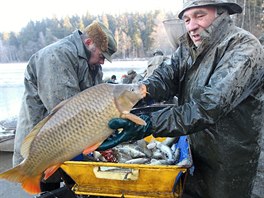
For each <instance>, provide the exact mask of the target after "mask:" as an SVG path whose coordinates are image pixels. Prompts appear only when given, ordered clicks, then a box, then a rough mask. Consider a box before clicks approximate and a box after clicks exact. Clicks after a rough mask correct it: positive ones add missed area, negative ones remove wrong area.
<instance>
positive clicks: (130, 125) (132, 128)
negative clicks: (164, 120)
mask: <svg viewBox="0 0 264 198" xmlns="http://www.w3.org/2000/svg"><path fill="white" fill-rule="evenodd" d="M139 117H140V118H142V119H143V120H145V122H146V125H144V126H143V125H138V124H135V123H134V122H132V121H130V120H127V119H122V118H114V119H112V120H110V121H109V123H108V125H109V127H110V128H111V129H114V130H116V131H117V129H120V128H122V129H123V130H122V132H120V133H117V132H115V134H114V135H113V137H111V138H108V139H106V140H105V141H104V142H103V143H102V144H101V145H100V146H99V148H97V150H98V151H104V150H107V149H110V148H112V147H114V146H116V145H118V144H120V143H123V142H128V141H136V140H140V139H143V138H145V137H147V136H149V135H151V134H152V130H151V127H152V124H151V121H150V117H149V116H147V115H140V116H139Z"/></svg>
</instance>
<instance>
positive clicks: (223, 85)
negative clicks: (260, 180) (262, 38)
mask: <svg viewBox="0 0 264 198" xmlns="http://www.w3.org/2000/svg"><path fill="white" fill-rule="evenodd" d="M202 36H203V38H204V40H203V42H202V44H201V45H200V46H199V47H198V48H197V49H195V47H193V45H192V42H191V41H190V39H189V37H188V35H184V36H183V37H182V38H181V42H180V46H179V48H178V49H177V50H176V52H175V53H174V54H173V55H172V57H171V60H170V61H167V62H164V63H163V64H162V65H161V66H160V67H159V68H158V69H156V70H155V71H154V73H153V75H152V76H150V77H149V78H148V79H147V80H145V81H143V83H144V84H145V85H146V86H147V90H148V92H149V93H150V95H151V96H152V97H153V98H154V99H156V100H160V101H162V100H166V99H168V98H170V97H171V96H177V97H178V100H179V106H175V107H167V108H166V109H163V110H161V111H158V112H153V113H152V114H151V121H152V124H153V129H154V131H155V132H154V134H153V135H154V136H155V137H161V136H162V137H163V136H170V137H174V136H181V135H189V137H190V144H191V150H192V156H193V163H194V166H195V170H194V175H193V176H189V177H188V181H187V184H186V194H187V193H190V194H191V196H190V197H194V198H196V197H202V198H207V197H209V198H234V197H239V198H244V197H250V196H251V193H252V192H251V191H252V188H253V185H254V179H255V176H256V169H257V165H258V160H259V157H260V138H261V134H262V133H263V132H264V52H263V48H262V47H261V45H260V43H259V41H258V40H257V39H256V38H255V37H254V36H253V35H251V34H250V33H249V32H247V31H245V30H243V29H240V28H238V27H236V26H234V24H233V23H232V21H231V18H230V17H229V15H227V14H226V13H224V14H222V15H221V16H219V17H218V18H217V19H216V20H215V21H214V22H213V24H212V25H211V26H210V27H208V28H207V29H206V30H205V31H204V32H203V33H202Z"/></svg>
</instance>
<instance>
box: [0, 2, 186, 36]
mask: <svg viewBox="0 0 264 198" xmlns="http://www.w3.org/2000/svg"><path fill="white" fill-rule="evenodd" d="M181 6H182V0H94V1H92V0H42V1H40V0H4V2H1V6H0V32H9V31H14V32H18V31H19V30H20V29H21V28H22V27H25V26H26V25H27V23H28V22H29V21H30V20H33V21H36V20H41V19H43V18H51V17H53V16H56V17H58V18H60V17H63V16H67V15H68V16H71V15H73V14H77V15H80V16H81V15H83V14H85V13H86V12H87V11H88V12H89V13H91V14H101V13H110V14H115V13H122V12H125V11H128V12H130V11H132V12H133V11H139V12H146V11H150V10H155V9H161V10H165V11H175V13H176V12H177V11H178V10H179V9H180V8H181Z"/></svg>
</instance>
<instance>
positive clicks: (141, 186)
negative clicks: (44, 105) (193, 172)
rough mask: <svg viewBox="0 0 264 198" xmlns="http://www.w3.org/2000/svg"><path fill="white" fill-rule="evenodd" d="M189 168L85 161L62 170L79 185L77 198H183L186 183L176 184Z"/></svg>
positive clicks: (76, 185)
mask: <svg viewBox="0 0 264 198" xmlns="http://www.w3.org/2000/svg"><path fill="white" fill-rule="evenodd" d="M187 150H188V151H189V152H190V150H189V148H187ZM188 155H189V157H190V159H191V154H190V153H189V154H188ZM191 160H192V159H191ZM189 167H190V166H187V167H180V166H176V165H148V164H124V163H106V162H83V161H67V162H65V163H64V164H62V166H61V168H62V169H63V170H64V171H65V172H66V173H67V174H68V175H69V176H70V177H71V178H72V179H73V180H74V181H75V183H76V184H75V185H74V186H73V188H72V190H73V191H74V193H75V194H77V195H95V196H109V197H135V198H136V197H137V198H140V197H149V198H158V197H163V198H166V197H180V195H181V193H182V190H183V182H182V180H178V181H179V182H177V183H176V178H177V176H180V175H182V173H186V171H187V170H188V168H189Z"/></svg>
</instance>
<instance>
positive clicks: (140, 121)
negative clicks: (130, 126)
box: [121, 113, 146, 125]
mask: <svg viewBox="0 0 264 198" xmlns="http://www.w3.org/2000/svg"><path fill="white" fill-rule="evenodd" d="M121 118H125V119H128V120H131V121H132V122H135V123H136V124H138V125H146V122H145V120H143V119H142V118H140V117H138V116H136V115H134V114H132V113H123V114H122V115H121Z"/></svg>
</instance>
